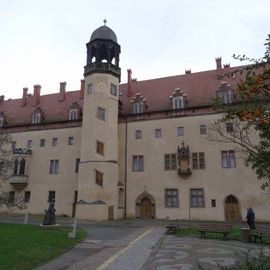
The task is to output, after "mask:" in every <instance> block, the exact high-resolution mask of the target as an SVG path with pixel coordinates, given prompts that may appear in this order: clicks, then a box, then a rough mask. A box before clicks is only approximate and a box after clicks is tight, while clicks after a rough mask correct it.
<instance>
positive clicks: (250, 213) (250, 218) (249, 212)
mask: <svg viewBox="0 0 270 270" xmlns="http://www.w3.org/2000/svg"><path fill="white" fill-rule="evenodd" d="M246 218H247V224H248V225H249V228H250V229H251V230H256V228H255V212H254V211H253V209H252V208H251V207H249V208H248V209H247V217H246Z"/></svg>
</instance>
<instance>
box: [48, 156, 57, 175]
mask: <svg viewBox="0 0 270 270" xmlns="http://www.w3.org/2000/svg"><path fill="white" fill-rule="evenodd" d="M49 172H50V174H58V173H59V160H58V159H52V160H50V171H49Z"/></svg>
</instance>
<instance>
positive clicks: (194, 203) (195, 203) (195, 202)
mask: <svg viewBox="0 0 270 270" xmlns="http://www.w3.org/2000/svg"><path fill="white" fill-rule="evenodd" d="M199 193H201V194H199ZM190 208H205V198H204V189H203V188H191V189H190Z"/></svg>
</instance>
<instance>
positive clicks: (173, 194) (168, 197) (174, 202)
mask: <svg viewBox="0 0 270 270" xmlns="http://www.w3.org/2000/svg"><path fill="white" fill-rule="evenodd" d="M165 207H179V199H178V189H165Z"/></svg>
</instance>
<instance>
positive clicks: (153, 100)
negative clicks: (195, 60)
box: [0, 68, 240, 125]
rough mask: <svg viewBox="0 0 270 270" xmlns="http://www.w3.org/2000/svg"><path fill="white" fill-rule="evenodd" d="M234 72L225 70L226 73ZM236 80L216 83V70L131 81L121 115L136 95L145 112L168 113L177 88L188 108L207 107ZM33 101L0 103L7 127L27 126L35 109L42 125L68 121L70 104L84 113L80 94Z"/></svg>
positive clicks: (124, 92) (124, 91)
mask: <svg viewBox="0 0 270 270" xmlns="http://www.w3.org/2000/svg"><path fill="white" fill-rule="evenodd" d="M235 69H236V68H228V69H227V70H226V71H233V70H235ZM223 71H224V70H223ZM239 76H240V75H237V76H236V78H232V77H230V78H228V77H224V78H222V79H217V72H216V70H210V71H203V72H197V73H190V74H184V75H177V76H171V77H165V78H158V79H153V80H146V81H136V80H132V81H131V92H130V95H129V96H128V93H127V88H128V84H127V83H125V84H121V85H120V93H121V95H120V100H121V102H122V112H124V113H130V112H132V106H131V103H130V101H131V100H132V99H134V97H135V96H136V94H137V93H140V94H141V95H142V96H143V98H145V99H146V105H147V109H146V111H158V110H166V109H170V108H172V105H171V103H170V98H169V97H170V96H172V95H173V92H174V91H175V89H176V88H180V89H181V90H183V92H184V94H186V95H187V101H188V106H197V105H203V104H209V103H211V102H212V99H213V98H214V97H215V96H216V91H217V90H218V89H219V87H220V85H221V83H222V82H227V84H229V85H231V87H232V88H235V86H236V84H237V81H238V80H239ZM33 99H34V98H33V96H30V97H28V98H27V101H26V105H25V106H22V99H14V100H7V101H0V112H3V113H4V115H5V116H6V120H7V123H8V125H20V124H30V123H31V116H32V113H33V111H34V109H35V108H36V107H40V108H41V110H42V111H43V112H44V119H45V122H47V121H48V122H52V121H65V120H67V119H68V109H69V107H70V106H71V105H72V104H73V103H76V102H77V103H78V104H79V106H80V107H81V108H82V109H83V99H81V97H80V91H79V90H78V91H70V92H66V94H65V100H64V101H59V93H55V94H49V95H43V96H40V103H39V104H38V105H37V106H36V107H35V106H33V102H34V101H33Z"/></svg>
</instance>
